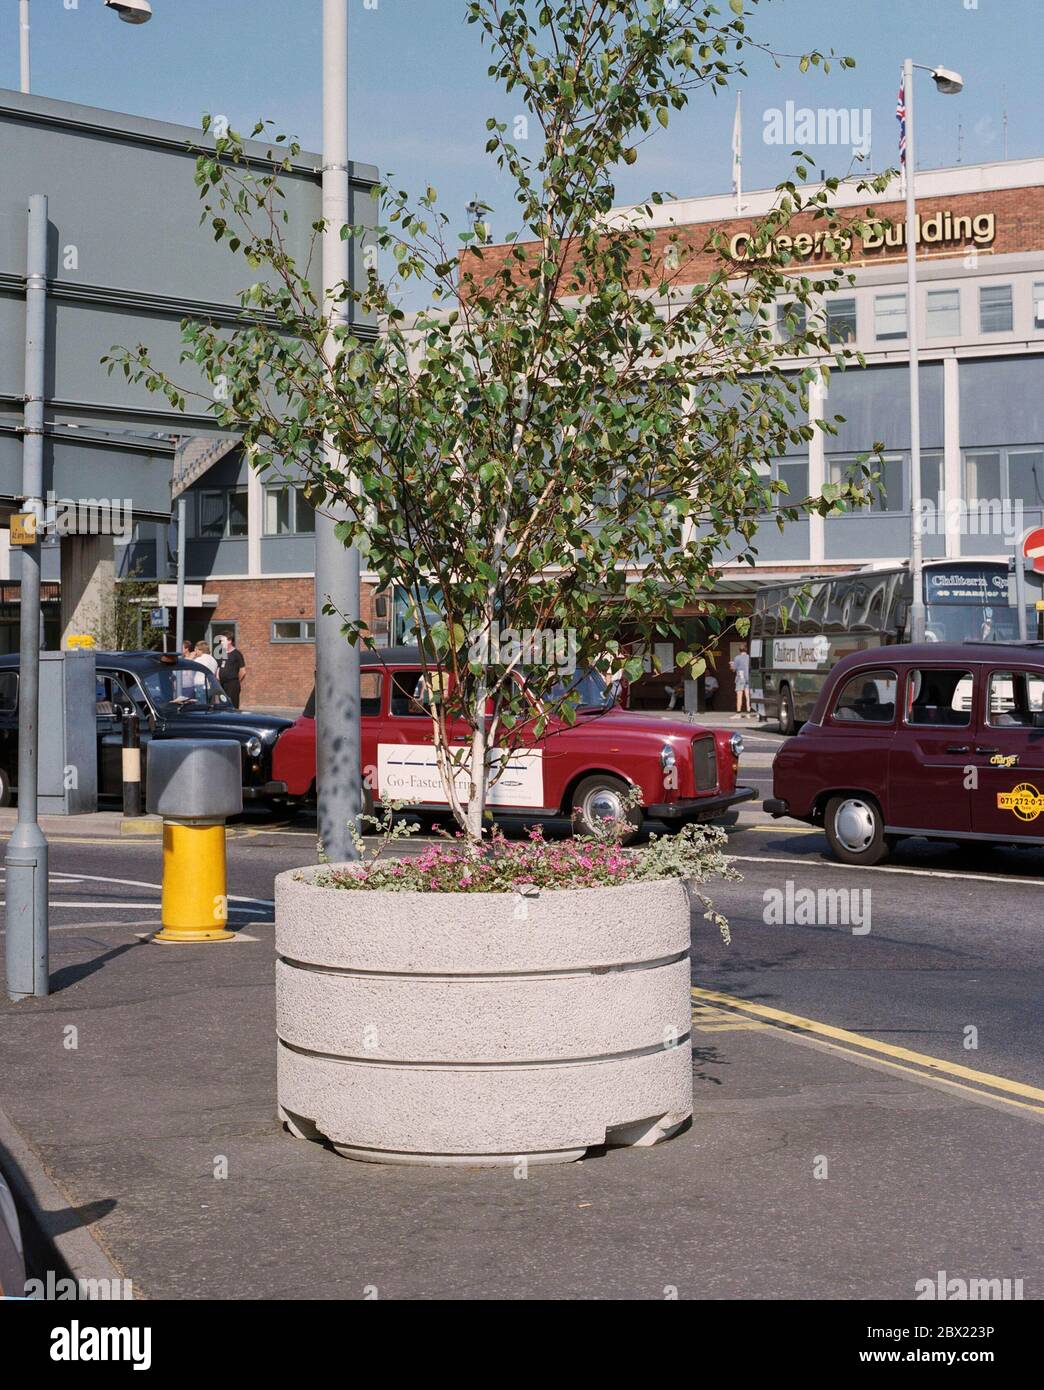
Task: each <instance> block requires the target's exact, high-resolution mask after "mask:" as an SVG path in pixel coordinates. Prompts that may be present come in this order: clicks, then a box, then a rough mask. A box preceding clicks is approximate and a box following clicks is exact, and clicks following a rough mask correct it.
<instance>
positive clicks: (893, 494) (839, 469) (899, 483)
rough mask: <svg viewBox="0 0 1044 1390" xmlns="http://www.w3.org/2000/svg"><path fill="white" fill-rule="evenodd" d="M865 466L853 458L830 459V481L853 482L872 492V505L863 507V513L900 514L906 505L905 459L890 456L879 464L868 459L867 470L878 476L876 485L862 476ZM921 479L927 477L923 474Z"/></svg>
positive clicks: (898, 456) (895, 455) (899, 456)
mask: <svg viewBox="0 0 1044 1390" xmlns="http://www.w3.org/2000/svg"><path fill="white" fill-rule="evenodd" d="M863 466H864V465H862V464H859V463H857V462H856V461H855V460H854V459H831V460H830V481H831V482H832V483H844V482H849V481H854V482H857V483H859V484H860V485H862V486H865V487H866V489H867V490H868V491H869V492H870V503H869V505H868V506H866V507H864V508H862V510H863V511H864V512H901V511H902V510H903V506H904V504H905V497H904V487H903V458H902V455H900V454H889V455H887V456H886V457H885V458H883V459H881V460H880V461H878V460H876V459H868V460H867V462H866V465H865V466H866V467H867V468H869V470H870V472H871V473H876V474H878V476H879V481H878V482H877V483H867V482H866V479H865V478H864V477H863V474H862V468H863ZM921 476H922V477H923V476H924V474H923V473H922V475H921Z"/></svg>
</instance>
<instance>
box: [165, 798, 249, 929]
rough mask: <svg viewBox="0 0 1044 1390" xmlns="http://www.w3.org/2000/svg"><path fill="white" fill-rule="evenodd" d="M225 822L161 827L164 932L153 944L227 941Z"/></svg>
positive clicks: (194, 822) (188, 822) (171, 822)
mask: <svg viewBox="0 0 1044 1390" xmlns="http://www.w3.org/2000/svg"><path fill="white" fill-rule="evenodd" d="M227 888H228V884H227V880H226V873H225V822H224V821H223V820H217V821H187V822H186V821H173V820H165V821H164V822H163V909H162V918H163V930H162V931H161V932H158V933H157V934H156V936H155V937H153V940H154V941H231V940H232V938H233V937H234V936H235V932H230V931H228V930H227V926H228V892H227Z"/></svg>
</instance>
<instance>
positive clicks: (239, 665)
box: [218, 637, 246, 709]
mask: <svg viewBox="0 0 1044 1390" xmlns="http://www.w3.org/2000/svg"><path fill="white" fill-rule="evenodd" d="M245 675H246V662H245V661H244V660H243V653H242V652H241V651H240V650H239V648H238V647H237V646H236V640H235V638H234V637H226V638H225V659H224V661H222V663H221V669H220V670H219V671H218V680H220V682H221V689H222V690H223V691H224V692H225V694H226V695H227V696H228V698H229V699H230V700H231V701H232V704H233V705H234V707H235V708H236V709H238V708H239V697H240V694H241V692H242V684H243V677H244V676H245Z"/></svg>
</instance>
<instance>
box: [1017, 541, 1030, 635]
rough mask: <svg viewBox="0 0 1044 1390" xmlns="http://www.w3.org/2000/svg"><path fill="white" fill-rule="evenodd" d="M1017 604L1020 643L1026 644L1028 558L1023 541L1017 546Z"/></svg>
mask: <svg viewBox="0 0 1044 1390" xmlns="http://www.w3.org/2000/svg"><path fill="white" fill-rule="evenodd" d="M1015 602H1016V604H1017V605H1018V609H1019V641H1020V642H1025V641H1027V640H1028V638H1029V633H1028V631H1027V629H1026V556H1025V554H1024V553H1023V549H1022V542H1021V541H1019V542H1018V543H1017V544H1016V546H1015Z"/></svg>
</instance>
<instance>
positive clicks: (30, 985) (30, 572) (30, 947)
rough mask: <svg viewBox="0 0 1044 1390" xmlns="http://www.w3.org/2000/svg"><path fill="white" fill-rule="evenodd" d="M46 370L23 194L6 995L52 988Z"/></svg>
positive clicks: (23, 9) (39, 262)
mask: <svg viewBox="0 0 1044 1390" xmlns="http://www.w3.org/2000/svg"><path fill="white" fill-rule="evenodd" d="M105 3H106V5H107V6H108V7H109V8H110V9H113V10H115V11H116V13H117V14H118V15H119V16H120V18H121V19H125V20H127V21H128V22H130V23H132V24H142V23H144V22H145V20H147V19H149V18H151V15H152V9H151V7H150V6H149V4H148V0H105ZM18 20H19V27H20V35H19V40H20V41H19V52H20V62H21V88H22V91H23V92H28V91H29V86H30V69H29V0H21V3H20V4H19V13H18ZM46 373H47V197H46V195H45V194H42V193H37V194H34V195H33V196H32V197H31V198H30V199H29V221H28V233H27V237H26V274H25V403H24V407H23V414H24V418H23V425H22V498H23V502H22V507H23V510H24V511H25V512H26V513H27V514H29V513H31V514H32V515H33V517H34V519H35V528H34V537H35V539H34V540H33V543H32V544H31V545H26V546H23V548H22V559H21V582H20V586H19V615H18V617H19V638H18V665H19V698H18V820H17V822H16V824H15V827H14V829H13V830H12V832H11V838H10V840H8V842H7V853H6V855H5V861H4V862H5V867H6V870H7V891H6V895H5V896H6V899H7V912H6V920H7V948H6V951H5V958H6V960H5V974H6V983H7V993H8V996H9V998H11V999H16V1000H17V999H29V998H34V997H35V998H38V999H39V998H43V997H44V996H45V995H47V994H49V993H50V988H51V981H50V919H49V914H48V905H47V887H48V857H49V856H48V846H47V837H46V836H45V835H44V833H43V831H42V830H41V829H40V822H39V820H38V818H37V790H38V785H39V766H40V763H39V756H40V755H39V736H40V729H39V721H40V645H41V641H40V527H41V525H42V523H43V509H44V504H43V490H44V486H43V484H44V431H45V428H46V422H45V402H44V392H45V385H46Z"/></svg>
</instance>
